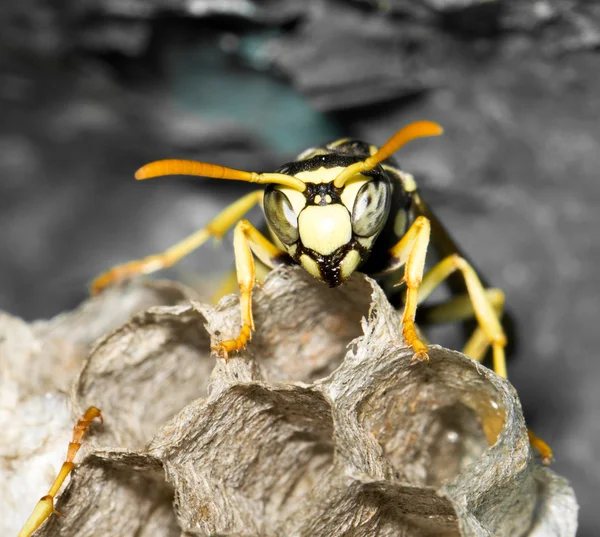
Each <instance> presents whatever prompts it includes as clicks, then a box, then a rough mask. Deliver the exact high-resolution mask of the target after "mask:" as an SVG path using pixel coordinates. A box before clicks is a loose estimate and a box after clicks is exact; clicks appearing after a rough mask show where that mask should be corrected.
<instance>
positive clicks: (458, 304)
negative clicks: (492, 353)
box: [418, 288, 504, 362]
mask: <svg viewBox="0 0 600 537" xmlns="http://www.w3.org/2000/svg"><path fill="white" fill-rule="evenodd" d="M485 294H486V296H487V299H488V301H489V302H490V304H491V305H492V308H494V312H495V313H496V315H497V316H498V318H500V317H501V316H502V312H503V311H504V293H503V292H502V291H501V290H500V289H496V288H493V289H486V290H485ZM425 298H426V297H425V296H423V293H422V292H421V290H419V298H418V302H419V304H421V303H422V302H423V300H425ZM421 314H422V315H423V314H424V320H425V322H426V323H427V324H443V323H452V322H458V321H465V320H469V319H472V318H473V317H474V316H475V310H474V308H473V303H472V302H471V298H470V296H469V295H460V296H457V297H454V298H451V299H450V300H448V301H446V302H442V303H441V304H436V305H434V306H429V307H428V308H426V311H423V310H421ZM489 345H490V341H489V340H488V339H487V337H486V335H485V332H484V331H483V330H482V329H481V327H477V328H476V329H475V330H474V332H473V334H472V335H471V337H470V338H469V340H468V342H467V343H466V344H465V347H464V348H463V354H466V355H467V356H469V357H471V358H473V360H477V361H478V362H481V360H483V357H484V355H485V352H486V351H487V349H488V347H489Z"/></svg>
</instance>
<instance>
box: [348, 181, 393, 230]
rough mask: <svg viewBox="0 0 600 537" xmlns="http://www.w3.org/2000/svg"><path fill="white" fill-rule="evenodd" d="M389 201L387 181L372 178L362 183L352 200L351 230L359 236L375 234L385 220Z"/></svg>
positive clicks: (388, 209) (381, 227)
mask: <svg viewBox="0 0 600 537" xmlns="http://www.w3.org/2000/svg"><path fill="white" fill-rule="evenodd" d="M390 203H391V196H390V187H389V185H388V183H387V182H385V181H382V180H380V179H373V180H372V181H369V182H368V183H366V184H364V185H363V186H362V187H361V188H360V190H359V191H358V194H356V198H355V200H354V207H353V208H352V231H354V233H355V234H356V235H359V236H360V237H374V236H375V235H377V234H378V233H379V232H380V231H381V230H382V229H383V226H384V224H385V222H386V220H387V217H388V213H389V211H390Z"/></svg>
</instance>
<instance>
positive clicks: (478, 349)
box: [419, 256, 553, 465]
mask: <svg viewBox="0 0 600 537" xmlns="http://www.w3.org/2000/svg"><path fill="white" fill-rule="evenodd" d="M452 257H456V256H450V257H448V258H446V259H444V260H443V261H442V263H444V262H446V265H443V266H442V269H441V270H440V272H438V273H437V274H436V276H435V277H431V276H430V274H431V273H432V272H433V271H434V270H435V269H436V268H437V267H439V266H440V265H441V263H440V264H438V265H437V266H436V267H434V268H433V269H432V270H431V271H430V272H429V273H428V274H426V275H425V277H424V278H423V282H422V284H421V287H420V288H419V303H421V302H422V301H423V300H425V299H426V298H427V297H428V296H429V295H430V294H431V292H432V291H433V289H434V288H435V287H436V286H437V284H436V285H434V284H435V282H436V281H437V282H438V283H440V282H441V281H442V280H443V279H444V278H445V277H447V276H448V275H449V274H450V273H451V270H450V269H449V268H448V265H452V263H454V264H455V265H456V261H453V262H451V261H449V260H450V259H451V258H452ZM459 259H460V258H459ZM459 264H460V263H459ZM444 267H445V268H444ZM456 268H459V267H456ZM448 270H450V272H448ZM454 270H456V269H454ZM471 270H472V269H471ZM473 273H474V271H473ZM444 274H445V275H444ZM440 275H442V276H443V277H442V278H441V280H440V279H439V277H440ZM429 278H435V279H431V280H430V279H429ZM465 280H466V277H465ZM479 285H480V284H479ZM467 287H468V289H469V290H470V287H469V282H468V281H467ZM484 294H485V296H486V298H487V302H488V304H489V305H490V306H491V307H492V309H493V311H494V313H495V315H496V318H497V319H500V317H501V316H502V312H503V311H504V293H503V292H502V291H501V290H500V289H485V290H484ZM488 314H489V311H488ZM474 316H475V317H477V311H476V304H475V301H474V300H473V299H472V298H471V295H470V294H469V295H465V296H458V297H455V298H453V299H451V300H448V301H447V302H444V303H443V304H440V305H438V306H436V307H434V308H432V309H431V311H429V312H428V317H427V318H428V321H430V322H433V323H444V322H453V321H462V320H466V319H470V318H472V317H474ZM477 318H478V317H477ZM478 320H479V318H478ZM491 343H493V341H492V340H491V339H490V337H489V330H486V329H485V328H484V327H483V326H481V325H480V326H478V327H477V328H476V329H475V330H474V332H473V334H472V335H471V337H470V338H469V340H468V341H467V343H466V344H465V347H464V349H463V354H466V355H467V356H470V357H471V358H473V359H474V360H477V361H481V360H482V359H483V357H484V355H485V352H486V351H487V349H488V347H489V345H490V344H491ZM503 356H504V352H502V357H503ZM494 358H495V359H496V355H494ZM500 363H501V366H502V367H503V371H504V375H502V376H503V377H504V378H506V366H505V365H504V360H503V359H502V361H501V362H500ZM496 366H497V362H496V361H495V362H494V370H496V372H497V373H499V372H498V370H497V369H496ZM499 374H500V373H499ZM527 434H528V435H529V443H530V444H531V447H533V448H534V449H535V450H537V451H538V452H539V454H540V456H541V458H542V462H543V463H544V464H546V465H547V464H550V463H551V462H552V457H553V455H552V448H550V446H549V445H548V444H546V442H544V440H542V439H541V438H539V437H538V436H536V435H535V434H534V433H533V432H532V431H531V430H530V429H528V430H527Z"/></svg>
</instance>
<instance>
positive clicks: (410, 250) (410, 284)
mask: <svg viewBox="0 0 600 537" xmlns="http://www.w3.org/2000/svg"><path fill="white" fill-rule="evenodd" d="M430 233H431V226H430V224H429V220H428V219H427V218H425V217H424V216H419V217H417V218H416V219H415V221H414V222H413V224H412V226H410V228H409V230H408V231H407V232H406V234H405V235H404V237H402V238H401V239H400V240H399V241H398V243H397V244H396V245H395V246H394V247H393V248H392V249H391V250H390V254H391V256H392V259H393V261H392V265H393V266H394V267H401V266H402V265H404V264H406V267H405V269H404V277H403V278H402V281H403V282H405V283H406V298H405V303H404V313H403V315H402V326H403V328H402V334H403V335H404V340H405V341H406V343H407V345H409V346H411V347H412V348H413V350H414V351H415V352H414V354H413V357H412V360H411V361H413V362H414V361H423V360H426V361H429V356H427V345H426V344H425V343H424V342H423V340H422V339H421V338H420V337H419V334H418V332H417V328H416V325H415V314H416V312H417V301H418V290H419V286H420V285H421V280H422V279H423V271H424V269H425V255H426V253H427V245H428V244H429V235H430Z"/></svg>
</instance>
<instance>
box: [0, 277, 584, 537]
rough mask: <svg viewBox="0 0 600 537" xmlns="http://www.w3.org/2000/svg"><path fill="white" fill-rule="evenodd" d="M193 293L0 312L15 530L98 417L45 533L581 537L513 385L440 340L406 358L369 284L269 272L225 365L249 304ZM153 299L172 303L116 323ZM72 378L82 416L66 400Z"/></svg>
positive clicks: (144, 292)
mask: <svg viewBox="0 0 600 537" xmlns="http://www.w3.org/2000/svg"><path fill="white" fill-rule="evenodd" d="M189 298H190V294H189V293H188V292H187V291H185V290H184V289H183V288H181V287H178V286H175V285H171V284H143V285H139V284H138V285H134V284H132V285H129V286H126V287H124V288H121V289H112V290H109V291H108V292H106V293H105V294H104V295H103V296H101V297H99V298H96V299H92V300H90V301H89V302H88V303H86V304H85V305H84V306H82V308H80V309H79V310H78V311H76V312H74V313H72V314H66V315H64V316H61V317H59V318H58V319H55V320H53V321H50V322H48V323H36V324H33V325H26V324H25V323H23V322H22V321H19V320H18V319H15V318H12V317H10V316H4V317H2V318H0V335H1V336H2V339H1V342H0V362H1V367H2V371H3V394H4V397H3V399H4V401H3V409H2V412H3V421H4V422H5V423H3V424H2V430H3V431H4V434H3V437H2V439H1V440H0V450H1V452H0V455H1V456H2V459H3V460H4V462H5V464H3V469H2V470H0V471H1V472H2V474H3V475H1V476H0V477H1V479H0V481H1V485H0V486H1V487H2V488H3V489H4V490H2V489H0V492H1V494H0V496H1V497H2V498H6V500H4V499H3V500H1V501H2V502H3V503H4V505H3V506H2V510H3V511H5V512H7V513H8V512H10V513H12V514H11V515H10V516H9V517H8V518H7V521H6V522H3V523H0V525H1V524H5V527H4V528H0V530H1V531H0V533H1V534H2V535H10V534H14V533H16V531H17V529H18V526H19V525H20V524H21V523H22V522H23V521H24V520H25V519H26V517H27V516H28V514H29V512H30V510H31V508H32V507H33V505H34V504H35V502H36V501H37V499H38V498H39V496H41V495H42V494H44V493H45V492H46V490H47V487H48V486H49V484H50V482H51V480H52V479H53V477H54V473H55V472H56V470H57V469H58V467H59V466H60V464H61V462H62V459H63V457H64V452H65V451H66V446H67V442H68V440H69V438H70V430H71V428H72V426H73V424H74V421H75V419H76V416H75V415H76V414H80V413H81V412H82V411H83V410H85V408H86V407H88V406H89V405H95V406H97V407H99V408H101V409H102V411H103V414H104V425H99V424H98V425H94V426H93V427H92V429H91V431H90V433H89V434H88V436H87V437H86V439H85V441H84V448H83V449H82V452H83V456H82V457H80V460H81V464H80V465H79V466H78V467H77V468H76V470H75V471H74V472H73V477H72V479H71V481H70V483H69V485H68V486H67V488H66V489H65V491H64V492H63V494H62V495H61V496H60V498H59V500H58V502H57V506H56V507H57V509H58V511H60V512H61V513H64V515H65V517H64V518H61V517H58V516H53V517H51V519H50V520H49V521H48V522H47V523H45V524H44V526H43V527H42V528H41V529H40V531H39V535H40V536H46V537H49V536H53V537H55V536H62V537H67V536H73V537H75V536H77V537H89V536H102V537H113V536H114V537H127V536H131V537H133V536H136V537H150V536H152V537H179V536H191V535H199V536H203V535H220V536H225V535H230V536H248V537H250V536H252V537H254V536H256V537H259V536H260V537H270V536H323V537H332V536H353V537H354V536H356V537H358V536H365V537H372V536H375V535H378V536H398V535H403V536H408V537H424V536H436V537H440V536H448V537H450V536H459V535H462V536H487V535H494V536H520V535H522V536H525V535H527V536H536V537H540V536H561V537H567V536H574V535H575V528H576V510H577V507H576V502H575V498H574V495H573V492H572V490H571V489H570V487H569V486H568V484H567V483H566V482H565V481H564V480H563V479H562V478H560V477H558V476H557V475H555V474H554V473H553V472H552V471H551V470H548V469H547V468H543V467H541V466H540V464H539V463H537V462H536V461H535V460H534V458H533V455H532V452H531V448H530V446H529V442H528V439H527V433H526V429H525V424H524V422H523V416H522V413H521V408H520V404H519V402H518V399H517V396H516V394H515V391H514V390H513V388H512V387H511V385H510V384H508V383H507V382H505V381H503V380H502V379H500V378H499V377H497V376H495V375H494V374H493V373H492V372H490V371H489V370H488V369H486V368H484V367H482V366H480V365H478V364H476V363H474V362H473V361H471V360H469V359H467V358H465V357H464V356H462V355H461V354H459V353H456V352H452V351H448V350H445V349H442V348H439V347H435V346H434V347H432V349H431V353H430V356H431V363H430V364H429V365H426V364H424V363H420V364H415V365H410V357H411V354H412V353H411V351H410V350H408V349H406V348H405V347H404V346H403V344H402V343H401V342H402V338H401V331H400V326H399V320H398V316H397V314H396V312H395V311H394V310H393V309H392V308H391V306H390V305H389V304H388V302H387V300H386V298H385V296H384V295H383V293H382V291H381V290H380V289H379V287H378V286H377V285H376V284H374V283H373V282H372V281H371V280H369V279H367V278H365V277H364V276H362V275H356V276H354V277H353V278H352V279H351V280H350V281H349V282H348V283H347V284H346V285H344V286H342V287H340V288H337V289H327V288H325V287H324V286H323V285H322V284H321V283H319V282H317V281H315V280H313V279H312V277H310V276H309V275H307V274H306V273H304V272H303V271H302V270H298V269H282V270H278V271H276V272H274V273H273V274H272V275H271V276H270V277H269V278H268V279H267V281H266V283H265V285H264V287H263V288H262V289H260V288H259V289H257V290H256V292H255V321H256V333H255V336H254V339H253V341H252V344H251V345H250V346H249V348H248V349H247V350H246V351H245V352H243V353H241V354H240V355H239V356H237V357H235V358H233V359H232V360H231V361H230V362H229V364H225V362H224V361H222V360H219V359H215V357H214V356H211V354H210V351H209V348H210V342H211V341H217V340H220V339H223V338H228V337H231V336H233V335H234V333H235V332H236V330H237V327H238V323H239V313H238V302H237V299H236V298H235V297H234V296H229V297H226V298H225V299H224V300H222V301H221V303H220V304H219V306H218V307H216V308H213V307H209V306H205V305H201V304H200V303H198V302H194V301H192V302H191V305H190V301H189ZM149 303H154V304H163V305H161V306H157V307H153V308H151V309H149V310H147V311H143V312H141V313H137V314H136V315H134V316H133V317H132V318H131V320H130V321H128V322H126V323H125V324H124V325H122V326H120V327H119V325H120V323H121V322H123V321H124V320H125V319H126V318H127V316H128V315H129V314H130V313H132V312H133V311H136V310H139V309H143V307H146V306H147V305H148V304H149ZM164 304H170V305H164ZM111 329H114V330H113V331H112V332H109V330H111ZM106 332H108V335H105V336H104V337H102V338H101V339H100V340H99V341H97V342H96V343H94V344H93V346H91V344H92V341H93V340H94V339H95V338H96V337H98V336H100V335H102V334H104V333H106ZM82 364H83V370H82V372H81V374H80V376H79V377H78V378H77V379H76V374H77V372H78V370H79V369H80V368H81V365H82ZM73 381H75V382H74V388H73V390H72V405H73V409H74V414H73V415H71V414H70V413H69V412H67V411H65V409H64V405H63V403H62V401H63V400H64V398H63V396H62V395H60V392H59V390H60V389H65V388H67V387H68V386H69V385H70V384H71V383H72V382H73ZM7 394H12V395H10V396H8V395H7ZM44 394H45V395H44ZM48 453H50V454H48ZM9 460H10V464H8V463H7V461H9ZM52 465H53V466H52ZM6 524H8V526H6Z"/></svg>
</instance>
